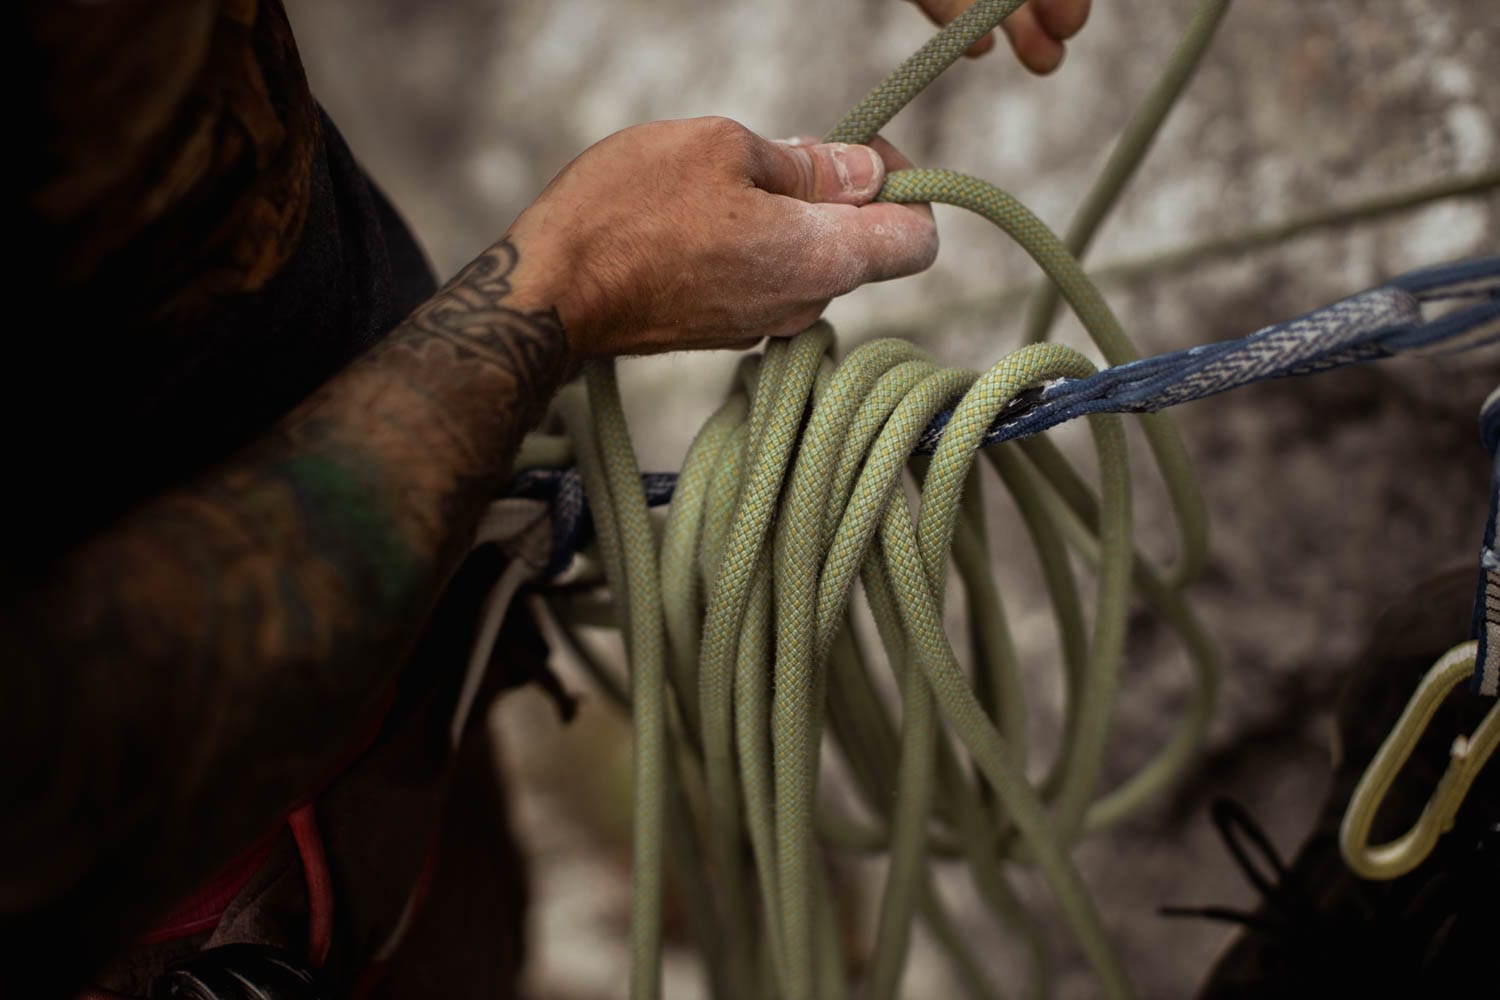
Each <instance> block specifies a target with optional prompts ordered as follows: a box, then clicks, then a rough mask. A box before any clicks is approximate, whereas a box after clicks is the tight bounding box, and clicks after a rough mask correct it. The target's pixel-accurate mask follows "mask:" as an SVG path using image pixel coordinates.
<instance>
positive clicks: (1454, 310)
mask: <svg viewBox="0 0 1500 1000" xmlns="http://www.w3.org/2000/svg"><path fill="white" fill-rule="evenodd" d="M1424 305H1425V306H1427V308H1428V310H1429V311H1436V310H1438V309H1439V308H1442V307H1446V308H1444V309H1443V311H1441V312H1439V313H1438V314H1436V315H1433V316H1431V317H1426V316H1424V314H1423V313H1424V310H1423V307H1424ZM1496 343H1500V256H1491V257H1479V258H1475V259H1473V260H1465V261H1457V262H1455V263H1452V264H1442V265H1439V266H1437V267H1429V268H1424V269H1423V270H1420V271H1413V272H1410V273H1408V274H1404V275H1401V276H1400V277H1398V278H1395V279H1393V280H1391V281H1389V282H1387V283H1386V284H1384V285H1382V286H1381V287H1379V288H1374V289H1371V290H1370V291H1367V292H1361V293H1360V294H1358V295H1354V296H1351V297H1349V298H1347V299H1343V300H1342V301H1339V302H1335V303H1334V304H1333V305H1330V306H1327V307H1325V308H1322V309H1318V310H1315V311H1313V312H1310V313H1307V314H1306V315H1303V316H1299V317H1297V318H1296V319H1292V320H1288V321H1287V322H1285V323H1277V324H1275V325H1273V326H1268V327H1265V328H1264V329H1261V330H1257V331H1256V332H1254V333H1251V334H1248V335H1247V336H1244V337H1240V338H1237V339H1235V340H1226V341H1222V342H1219V343H1215V344H1204V345H1202V346H1199V347H1190V348H1187V349H1185V350H1181V351H1172V352H1169V353H1167V354H1159V355H1156V356H1155V357H1150V358H1142V359H1141V360H1139V361H1131V362H1128V363H1127V364H1123V365H1116V366H1115V367H1113V368H1106V369H1104V370H1103V371H1100V372H1098V373H1097V374H1095V375H1091V376H1090V377H1088V378H1083V379H1058V380H1056V381H1053V382H1049V383H1048V384H1046V385H1045V386H1042V387H1039V388H1034V389H1029V390H1027V391H1026V392H1023V393H1022V394H1021V395H1020V396H1019V397H1017V399H1016V401H1015V403H1014V404H1013V405H1012V406H1011V408H1010V409H1009V410H1008V411H1007V412H1005V413H1002V414H1001V415H1000V417H999V418H998V419H997V420H996V421H995V423H994V424H993V425H991V427H990V429H989V431H988V432H987V433H986V435H985V439H984V443H985V444H998V443H1000V442H1002V441H1012V440H1015V439H1016V438H1021V437H1026V436H1028V435H1031V434H1039V433H1041V432H1042V431H1045V430H1048V429H1050V428H1052V427H1056V426H1057V425H1058V424H1061V423H1065V422H1066V421H1069V420H1073V419H1075V418H1077V417H1081V416H1084V415H1086V414H1089V413H1106V412H1107V413H1150V412H1154V411H1156V410H1161V409H1165V408H1167V407H1169V406H1176V405H1178V404H1179V403H1186V402H1190V401H1192V400H1195V399H1202V398H1204V397H1205V396H1212V395H1216V394H1218V393H1221V392H1225V391H1227V390H1229V389H1236V388H1239V387H1240V386H1245V385H1250V384H1251V383H1254V382H1261V381H1265V380H1266V379H1273V378H1284V377H1286V376H1289V375H1310V374H1313V373H1315V372H1320V371H1327V370H1329V369H1331V368H1340V367H1343V366H1345V365H1352V364H1358V363H1361V362H1365V361H1374V360H1378V359H1380V358H1389V357H1394V356H1396V355H1398V354H1411V353H1418V354H1420V353H1457V352H1459V351H1466V350H1472V349H1474V348H1478V347H1482V346H1487V345H1491V344H1496ZM951 417H952V411H951V410H948V411H944V412H943V413H940V414H938V415H937V416H936V417H935V418H934V419H933V421H932V423H931V424H930V425H928V427H927V429H926V430H925V431H923V433H922V437H921V438H920V439H919V441H918V443H917V447H916V452H917V453H918V454H931V453H932V452H933V451H934V450H935V449H936V448H937V444H938V441H939V440H940V439H941V438H942V436H943V429H944V428H945V427H946V426H947V424H948V421H949V419H950V418H951ZM1480 430H1481V435H1482V437H1483V440H1484V444H1485V447H1486V449H1487V450H1488V451H1489V453H1490V454H1491V455H1492V456H1493V457H1494V462H1495V466H1494V474H1493V478H1492V479H1491V482H1490V516H1489V522H1488V524H1487V525H1486V526H1485V540H1484V547H1483V549H1482V550H1481V553H1480V570H1479V587H1478V592H1477V595H1476V598H1475V604H1474V619H1473V630H1474V638H1477V639H1478V640H1479V659H1478V662H1477V664H1476V667H1475V677H1474V687H1475V689H1476V690H1478V691H1480V692H1481V693H1483V694H1487V695H1491V696H1494V695H1497V694H1500V550H1497V542H1496V536H1497V535H1500V389H1497V391H1496V392H1495V393H1493V394H1491V396H1490V397H1489V399H1488V400H1486V402H1485V404H1484V407H1483V411H1482V414H1481V417H1480ZM641 480H642V482H643V484H644V486H645V489H646V499H647V501H648V502H649V503H650V504H651V505H652V506H659V505H661V504H664V503H666V502H668V501H669V500H670V499H671V498H672V491H673V489H674V488H675V487H676V485H677V476H676V474H675V473H665V472H653V473H646V474H644V475H643V476H642V477H641ZM510 495H511V496H521V497H529V498H533V499H539V500H544V501H546V502H547V503H548V504H549V506H551V508H552V539H553V546H552V561H551V563H550V564H549V566H548V568H547V570H546V573H547V575H549V576H555V575H557V574H559V573H562V572H563V571H564V570H566V569H567V567H568V565H569V564H570V563H571V562H572V559H573V554H574V553H575V552H577V551H578V549H579V548H580V547H581V546H582V545H584V544H586V543H587V542H588V540H589V539H590V538H591V537H592V535H593V523H592V521H591V519H590V517H589V512H588V505H587V504H586V503H585V502H584V496H583V481H582V479H580V478H579V475H578V471H577V470H576V469H529V470H527V471H525V472H523V473H521V474H520V475H518V476H516V478H515V479H514V480H513V481H512V483H511V489H510Z"/></svg>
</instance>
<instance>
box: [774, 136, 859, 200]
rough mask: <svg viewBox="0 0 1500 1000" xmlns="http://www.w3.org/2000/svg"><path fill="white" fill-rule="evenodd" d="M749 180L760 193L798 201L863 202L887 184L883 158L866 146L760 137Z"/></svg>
mask: <svg viewBox="0 0 1500 1000" xmlns="http://www.w3.org/2000/svg"><path fill="white" fill-rule="evenodd" d="M750 180H751V181H752V182H753V183H754V184H755V186H756V187H758V188H760V189H761V190H763V191H768V192H770V193H771V194H780V195H786V196H787V197H789V198H797V199H799V200H801V201H811V202H837V203H840V204H845V205H863V204H865V203H866V202H869V201H870V200H871V199H873V198H874V197H875V195H877V194H878V193H879V192H880V186H881V185H882V184H884V183H885V161H884V160H882V159H881V158H880V154H879V153H877V152H876V151H875V150H873V149H871V148H870V147H869V146H853V145H847V144H845V143H842V142H820V143H807V142H804V141H802V140H797V139H791V140H787V141H785V142H769V141H764V140H763V141H762V144H761V149H760V151H759V155H758V156H756V157H755V158H754V161H753V163H752V166H751V177H750Z"/></svg>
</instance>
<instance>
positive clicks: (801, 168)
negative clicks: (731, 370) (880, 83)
mask: <svg viewBox="0 0 1500 1000" xmlns="http://www.w3.org/2000/svg"><path fill="white" fill-rule="evenodd" d="M906 166H910V163H909V161H907V160H906V159H905V158H904V157H903V156H901V154H899V153H897V152H896V151H895V149H893V148H892V147H891V146H890V145H889V144H888V143H885V142H884V141H882V140H879V139H877V140H875V143H874V145H873V146H845V145H840V144H818V143H817V142H816V140H812V139H801V140H789V141H787V142H771V141H769V140H766V139H762V138H761V137H759V136H757V135H755V134H754V133H753V132H751V131H749V130H748V129H746V128H744V127H743V126H741V125H737V124H735V123H734V122H732V121H729V120H727V119H724V118H697V119H691V120H687V121H666V122H654V123H652V124H649V125H640V126H637V127H635V128H630V129H626V130H625V131H623V132H619V133H616V134H615V135H613V136H610V137H609V138H608V139H605V140H604V141H602V142H600V143H598V144H597V145H595V146H593V147H592V148H590V149H588V150H587V151H585V152H584V153H583V155H581V156H579V157H578V159H576V160H574V161H573V162H572V163H571V164H569V165H568V166H567V167H566V168H564V169H563V171H562V172H561V173H560V174H558V176H557V177H556V178H555V179H553V181H552V183H551V184H549V185H548V186H547V188H546V190H545V191H543V192H542V194H541V196H540V197H539V198H538V199H537V200H536V202H535V203H534V204H533V205H532V206H531V207H530V208H528V209H527V210H526V211H525V212H524V213H522V215H521V217H520V218H519V219H517V220H516V222H515V224H514V225H513V226H512V227H511V229H510V232H509V233H508V234H507V235H508V237H509V238H510V239H511V240H512V241H513V242H514V243H515V245H516V247H517V249H518V250H519V251H520V253H521V258H522V261H523V268H522V269H521V270H520V271H518V273H517V276H516V279H515V283H516V286H517V288H518V290H520V289H522V288H523V287H524V285H525V283H526V282H529V281H531V280H533V277H532V276H535V279H534V280H537V281H540V282H541V283H542V284H541V285H540V286H539V287H533V288H531V289H527V290H528V291H531V292H533V294H534V295H535V297H536V299H537V300H538V301H543V302H546V303H548V304H551V305H555V307H556V308H557V311H558V315H559V317H560V318H561V320H562V325H563V329H564V330H566V331H567V339H568V347H569V352H570V354H571V356H572V359H573V360H574V361H578V360H584V359H588V358H597V357H604V356H611V355H618V354H647V353H651V352H656V351H667V350H681V349H690V348H705V347H730V346H748V345H749V344H752V343H754V342H755V341H756V340H759V339H760V338H761V337H766V336H771V337H776V336H789V335H791V334H794V333H797V332H799V331H801V330H803V329H805V328H806V327H807V326H809V325H810V324H811V323H812V322H813V321H814V320H816V319H817V318H818V316H819V315H820V314H821V313H822V312H823V309H824V308H825V307H826V306H827V304H828V301H829V300H830V299H832V298H834V297H835V296H838V295H842V294H844V293H845V292H848V291H851V290H852V289H854V288H856V287H858V286H859V285H861V284H863V283H865V282H868V281H884V280H886V279H888V278H899V277H902V276H904V275H908V274H912V273H915V272H917V271H920V270H923V269H924V268H926V267H927V266H929V265H930V264H931V263H932V260H933V258H934V256H935V255H936V253H937V229H936V228H935V226H934V225H933V221H932V212H931V210H930V209H928V208H927V207H926V206H914V205H892V204H871V203H870V202H871V199H873V198H874V197H875V195H876V194H877V193H878V192H879V190H880V186H881V184H882V183H883V182H884V180H885V173H886V170H887V168H891V169H896V168H900V167H906Z"/></svg>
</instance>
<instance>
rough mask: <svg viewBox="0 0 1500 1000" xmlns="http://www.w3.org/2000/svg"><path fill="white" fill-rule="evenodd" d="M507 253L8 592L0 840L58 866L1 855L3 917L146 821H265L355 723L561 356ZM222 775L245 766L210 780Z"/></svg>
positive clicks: (471, 270)
mask: <svg viewBox="0 0 1500 1000" xmlns="http://www.w3.org/2000/svg"><path fill="white" fill-rule="evenodd" d="M519 263H520V257H519V254H518V251H517V249H516V247H515V246H513V245H512V244H511V243H510V242H508V241H503V242H501V243H500V244H498V245H496V246H495V247H493V248H491V249H490V250H489V251H488V252H486V253H485V254H484V255H483V256H481V257H479V258H478V259H477V260H475V261H474V262H473V263H472V264H470V265H469V266H468V267H467V268H465V269H464V271H463V272H462V273H461V274H459V275H458V276H457V277H456V278H454V279H453V281H451V282H450V283H449V284H448V285H447V286H446V287H444V288H443V289H442V290H441V291H440V292H439V293H438V294H437V295H435V296H434V297H433V298H432V299H430V300H429V301H428V302H427V303H425V304H424V305H423V306H421V307H420V308H419V309H418V310H417V311H416V312H415V313H413V314H412V315H411V317H409V318H408V319H407V320H406V321H405V322H404V323H402V324H401V325H400V326H399V327H397V328H396V329H395V330H394V331H392V332H391V333H390V334H389V335H388V336H387V337H386V338H385V339H384V341H383V342H382V343H381V344H380V345H379V346H378V347H376V348H375V349H374V350H372V351H371V352H370V353H368V354H367V355H365V356H364V357H363V358H361V359H360V360H359V361H357V362H355V363H354V364H353V365H351V366H350V367H349V368H348V369H346V370H345V371H344V372H342V373H340V374H339V375H338V376H337V377H335V378H334V379H333V380H332V381H330V382H329V383H327V384H326V385H325V386H324V387H323V388H322V389H321V390H319V391H318V392H317V393H316V394H315V395H314V396H313V397H311V398H310V399H308V400H307V401H306V402H304V403H303V404H302V405H301V406H299V407H298V408H297V409H296V410H295V411H293V412H292V413H290V414H288V415H287V416H286V417H285V418H284V419H283V420H282V422H281V423H280V424H279V425H278V426H277V427H275V428H274V429H273V430H272V431H271V432H270V433H269V434H267V435H266V436H265V437H264V438H263V439H261V440H260V441H259V442H258V443H256V444H255V445H253V446H252V447H251V448H249V449H248V450H247V451H246V452H244V453H242V454H240V455H239V456H237V457H235V458H234V459H233V460H231V461H230V462H228V463H227V464H226V465H225V466H223V467H222V468H220V469H219V470H218V471H216V472H215V473H213V474H211V475H209V476H207V477H205V478H204V479H202V480H200V481H199V482H197V483H194V484H193V485H192V486H190V487H189V488H185V489H181V490H179V491H176V492H172V493H169V494H165V495H162V496H159V497H157V498H155V499H154V500H152V501H149V502H147V503H146V504H144V505H143V506H141V507H140V508H138V509H137V510H135V511H134V512H132V513H131V514H129V515H128V516H126V517H125V518H124V519H123V520H122V521H121V522H119V523H118V524H116V525H115V526H114V527H112V528H111V529H109V530H108V531H106V532H104V533H103V534H101V535H100V536H99V537H96V538H94V539H92V540H90V541H89V542H87V543H85V544H84V545H82V546H81V547H79V548H78V549H77V550H76V551H74V552H72V553H71V554H69V555H67V556H66V557H64V558H62V559H61V560H60V561H59V562H58V563H57V564H56V565H55V566H54V568H53V570H52V571H51V573H50V574H49V577H48V579H46V580H45V581H44V582H41V583H39V584H38V585H37V587H36V588H34V589H32V590H31V591H30V592H29V593H27V594H24V595H22V596H21V599H20V600H19V601H18V602H10V601H7V606H6V607H5V609H4V610H3V611H0V640H3V646H4V648H6V649H7V650H9V651H10V654H11V662H10V663H8V664H6V665H5V669H4V670H3V671H0V703H3V704H5V705H6V706H7V718H8V719H9V720H15V721H14V725H13V726H12V728H11V729H10V731H8V732H6V733H5V734H4V735H3V736H0V744H3V746H0V750H3V753H0V801H4V802H6V803H8V804H9V805H7V811H8V815H7V819H6V822H5V824H3V827H0V857H8V858H12V859H26V858H30V857H36V856H37V852H38V851H39V850H41V848H43V847H45V848H46V852H45V853H46V855H47V856H49V857H62V858H67V859H68V863H67V864H66V865H63V866H61V867H58V866H42V867H40V868H38V867H36V866H33V867H32V868H30V869H28V870H14V871H13V870H12V868H13V867H14V866H11V865H9V864H7V865H6V870H5V872H4V875H3V878H0V882H3V883H4V884H5V885H6V894H5V900H4V901H3V905H0V923H8V922H9V921H10V918H14V917H16V916H18V915H24V914H25V913H27V911H28V905H29V904H30V905H41V904H43V902H44V901H46V900H54V899H57V898H58V897H59V895H65V894H67V891H68V889H69V887H70V886H71V887H73V888H74V889H75V890H81V887H82V886H84V885H90V884H92V885H94V888H96V889H97V888H100V886H98V885H97V883H96V881H95V880H97V879H99V878H101V877H102V878H104V880H105V882H106V883H108V882H109V880H110V878H111V876H108V875H105V874H104V873H103V872H101V871H100V869H101V867H103V866H106V865H107V859H108V858H110V857H111V856H114V857H128V856H129V855H130V854H131V851H130V850H127V849H126V848H127V846H128V845H131V844H134V845H137V846H138V845H140V844H143V843H144V844H153V845H156V844H159V843H170V842H172V841H173V838H172V837H170V836H166V835H165V834H164V832H163V831H162V830H160V829H157V828H156V827H153V826H150V824H157V825H160V824H170V823H172V822H174V821H175V820H180V819H181V818H182V817H184V816H186V815H195V814H196V815H197V816H199V817H205V815H206V819H202V818H200V819H199V820H196V821H195V823H194V824H193V835H194V836H195V837H199V838H202V837H204V836H205V834H206V833H207V835H208V837H209V839H210V840H211V839H212V831H213V830H217V831H219V833H220V834H221V835H222V836H223V837H224V838H226V839H229V838H232V837H234V836H244V834H245V831H246V830H251V831H254V830H257V829H261V828H264V827H265V825H266V824H267V823H268V822H269V821H271V820H272V819H273V818H274V817H275V815H277V811H278V810H280V809H283V808H285V807H286V805H287V804H288V803H289V802H291V801H292V800H293V799H295V798H296V797H297V796H299V795H302V794H305V793H306V791H307V790H308V785H309V783H310V782H315V781H317V780H319V778H320V777H321V776H322V775H323V774H324V773H325V772H326V769H327V768H328V767H329V766H330V761H331V759H332V758H334V757H337V756H338V755H339V754H340V753H342V752H343V751H344V749H345V748H346V747H347V742H348V740H349V738H350V735H351V733H352V731H353V730H354V729H356V728H358V727H359V726H360V725H361V724H362V723H365V722H367V720H368V714H369V712H370V710H371V709H372V707H373V705H374V704H375V702H376V701H377V699H378V697H379V696H380V695H381V694H382V693H383V691H384V690H385V688H386V687H387V685H388V683H389V681H390V680H391V678H392V677H393V676H394V674H395V672H396V671H397V669H398V668H399V667H400V665H401V662H402V660H403V658H404V656H405V655H406V651H407V650H408V649H409V648H410V646H411V644H412V642H413V640H414V638H415V636H416V634H417V632H418V631H419V630H420V628H421V625H422V623H423V621H424V620H425V617H426V615H427V613H428V611H429V610H430V608H431V606H432V604H433V602H434V601H435V600H436V598H437V596H438V594H439V592H440V590H441V588H442V586H443V584H444V582H445V581H446V579H447V578H448V576H449V574H451V573H452V571H453V569H454V567H455V565H456V564H457V562H458V561H459V560H460V559H461V558H462V556H463V554H464V552H465V551H466V549H467V547H468V544H469V541H470V539H471V538H472V537H473V532H474V529H475V525H476V524H477V521H478V518H479V515H480V512H481V511H482V509H483V506H484V504H485V503H486V501H487V500H489V499H490V498H491V497H492V496H493V495H494V493H495V491H496V490H497V488H498V487H499V486H500V485H501V484H502V482H503V477H504V476H505V475H506V473H507V469H508V466H509V464H510V462H511V460H512V458H513V456H514V452H515V449H516V447H517V445H518V443H519V441H520V438H521V436H522V435H523V434H524V433H525V432H526V431H527V430H528V429H529V428H530V426H531V425H532V424H533V422H534V421H536V420H537V419H538V418H539V417H540V415H541V413H542V410H543V408H544V407H545V406H546V404H547V401H548V399H549V398H550V397H551V395H552V393H553V392H554V391H555V390H556V388H557V387H558V385H559V384H560V382H561V380H562V379H563V377H564V375H565V371H566V368H567V365H568V351H567V343H566V338H565V336H564V331H563V328H562V324H561V322H560V320H559V319H558V316H557V313H556V311H555V310H554V309H552V308H551V307H550V306H549V305H547V304H545V303H534V302H522V301H520V298H521V296H519V295H518V294H517V292H516V290H515V288H514V287H513V282H514V278H515V274H516V270H517V267H518V265H519ZM362 715H363V716H364V717H365V718H361V716H362ZM235 775H241V776H243V775H253V776H254V778H255V780H254V781H251V782H247V783H246V784H245V786H244V787H240V788H237V789H236V791H235V793H234V794H233V795H231V796H228V797H226V796H224V795H223V785H222V781H223V780H224V778H225V776H235ZM216 786H217V797H216V798H214V799H213V801H212V802H209V801H208V799H207V798H206V796H207V794H208V790H209V789H213V788H215V787H216ZM226 799H227V800H226ZM205 823H206V828H207V829H206V828H205ZM212 846H214V845H204V849H205V850H208V849H209V848H210V847H212ZM217 846H218V849H219V850H220V852H221V853H220V854H219V856H220V857H222V856H223V854H222V851H223V850H224V848H225V846H226V845H222V844H221V845H217ZM228 846H229V847H232V846H233V845H228ZM148 853H149V852H148ZM179 867H181V866H179ZM174 870H176V869H174ZM113 877H120V878H124V877H126V876H124V875H120V874H119V873H116V875H115V876H113ZM136 877H137V878H139V877H140V873H136ZM167 888H168V887H167V886H163V890H166V889H167Z"/></svg>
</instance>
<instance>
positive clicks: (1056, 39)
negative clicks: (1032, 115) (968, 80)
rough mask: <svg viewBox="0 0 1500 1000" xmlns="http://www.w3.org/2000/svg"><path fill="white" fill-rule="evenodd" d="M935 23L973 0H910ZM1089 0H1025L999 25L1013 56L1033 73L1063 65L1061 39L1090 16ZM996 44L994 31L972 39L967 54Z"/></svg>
mask: <svg viewBox="0 0 1500 1000" xmlns="http://www.w3.org/2000/svg"><path fill="white" fill-rule="evenodd" d="M911 2H912V3H915V4H916V5H917V6H919V7H921V8H922V10H924V11H926V12H927V16H928V17H930V18H932V21H933V23H934V24H947V23H948V22H949V21H951V20H953V19H954V18H955V17H957V16H958V15H960V14H962V13H963V12H964V11H966V10H968V9H969V8H970V7H972V6H974V0H911ZM1091 2H1092V0H1027V2H1026V3H1025V4H1024V5H1023V6H1022V7H1021V8H1020V9H1019V10H1017V11H1016V12H1015V13H1014V14H1012V15H1011V16H1010V17H1007V18H1006V19H1005V21H1004V22H1003V23H1002V24H1001V25H1000V26H1001V28H1003V29H1004V30H1005V35H1006V37H1007V38H1009V39H1010V47H1011V48H1012V49H1014V50H1015V52H1016V58H1017V59H1019V60H1021V63H1022V65H1024V66H1025V67H1026V68H1027V69H1029V70H1031V71H1032V72H1033V73H1042V74H1046V73H1050V72H1052V71H1053V70H1055V69H1057V67H1058V66H1060V65H1062V61H1063V53H1064V47H1063V42H1065V41H1067V40H1068V39H1069V38H1072V37H1073V36H1074V35H1076V34H1078V29H1080V28H1082V27H1083V22H1085V21H1087V20H1088V18H1089V5H1090V3H1091ZM994 47H995V36H994V33H993V32H992V33H990V34H988V35H986V36H984V37H983V38H981V39H980V40H979V41H977V42H975V43H974V45H973V47H972V48H970V49H969V55H970V56H982V55H984V54H985V53H986V52H988V51H989V50H990V49H993V48H994Z"/></svg>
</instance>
